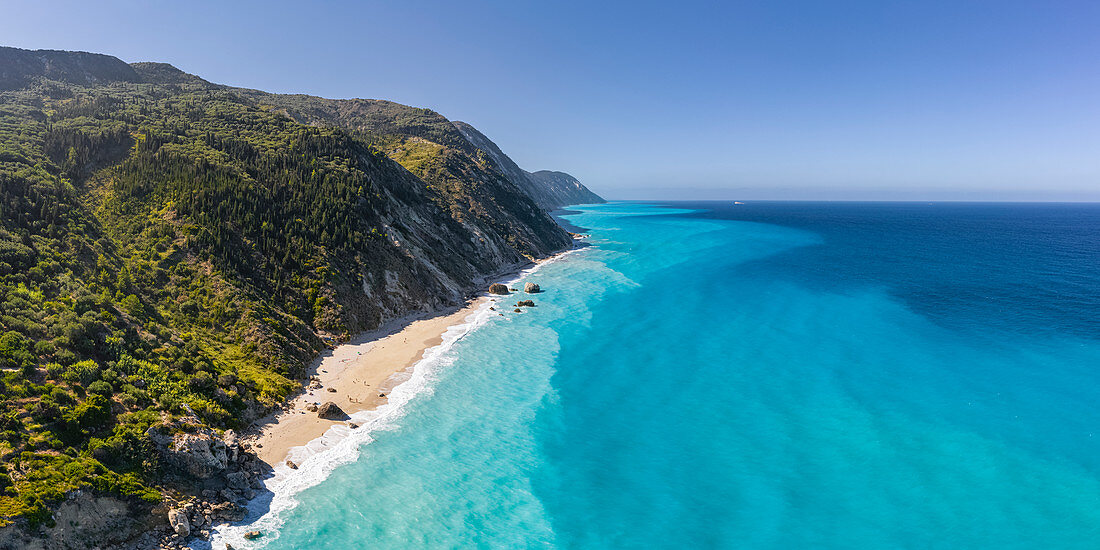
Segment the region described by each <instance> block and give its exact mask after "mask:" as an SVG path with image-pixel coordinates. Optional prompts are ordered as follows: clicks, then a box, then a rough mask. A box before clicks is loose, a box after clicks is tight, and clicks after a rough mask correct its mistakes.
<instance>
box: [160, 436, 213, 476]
mask: <svg viewBox="0 0 1100 550" xmlns="http://www.w3.org/2000/svg"><path fill="white" fill-rule="evenodd" d="M148 435H149V437H150V438H151V439H152V440H153V442H154V443H156V445H157V448H159V449H160V450H161V454H163V455H164V459H165V460H166V461H167V462H168V463H169V464H170V465H172V466H174V467H175V468H177V469H179V470H182V471H183V472H185V473H187V474H188V475H190V476H191V477H194V478H197V479H209V478H210V477H212V476H214V475H215V474H218V473H220V472H223V471H225V469H226V468H228V467H229V453H227V452H226V445H225V442H224V441H222V439H221V438H220V437H218V435H217V434H216V433H214V431H213V430H211V429H209V428H196V429H195V430H194V431H193V432H192V433H187V432H179V433H175V434H173V435H167V434H164V433H162V432H161V431H159V430H157V429H156V427H153V428H149V432H148Z"/></svg>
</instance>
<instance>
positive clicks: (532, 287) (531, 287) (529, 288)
mask: <svg viewBox="0 0 1100 550" xmlns="http://www.w3.org/2000/svg"><path fill="white" fill-rule="evenodd" d="M523 291H524V292H526V293H528V294H535V293H538V292H541V290H540V289H539V285H537V284H535V283H527V284H525V285H523Z"/></svg>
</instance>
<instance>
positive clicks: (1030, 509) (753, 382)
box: [224, 202, 1100, 550]
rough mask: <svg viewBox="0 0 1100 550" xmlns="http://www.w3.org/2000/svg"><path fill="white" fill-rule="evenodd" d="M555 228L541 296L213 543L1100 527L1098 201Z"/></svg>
mask: <svg viewBox="0 0 1100 550" xmlns="http://www.w3.org/2000/svg"><path fill="white" fill-rule="evenodd" d="M562 219H564V220H566V221H567V222H568V223H570V224H573V225H575V226H578V227H582V228H584V230H585V232H587V233H588V234H589V235H590V236H589V237H588V239H587V240H586V242H587V244H588V245H589V246H586V247H583V248H580V249H578V250H576V251H574V252H571V253H569V254H566V255H564V256H562V257H560V258H558V259H556V260H555V261H552V262H549V263H546V264H544V265H542V266H540V267H539V268H538V269H537V270H536V271H535V272H534V273H530V274H526V275H524V276H523V277H521V278H520V284H522V282H525V281H534V282H537V283H539V284H540V285H541V287H542V289H543V292H542V293H540V294H537V295H534V296H530V298H532V299H534V301H535V302H536V307H534V308H530V309H529V310H527V311H525V312H524V313H514V312H512V307H504V306H510V305H511V303H512V302H514V301H515V300H517V299H519V297H518V296H510V297H504V298H502V299H500V300H499V303H498V304H496V307H497V310H499V311H490V310H488V309H483V310H481V311H480V312H478V313H477V314H475V315H474V316H472V317H471V318H470V319H469V320H468V323H467V324H466V325H464V326H461V327H454V328H452V330H451V331H450V332H449V333H448V337H447V338H446V340H445V343H444V345H443V346H441V347H440V348H437V349H435V350H432V351H433V352H432V353H431V354H430V356H429V358H428V359H426V360H425V361H423V362H422V363H421V364H419V365H418V366H417V367H416V368H415V369H414V371H413V373H411V374H410V380H409V381H408V382H406V383H405V385H403V386H402V387H400V388H399V390H401V391H395V392H394V394H391V397H392V399H391V401H394V403H395V404H394V407H393V408H392V409H391V410H388V411H386V412H385V413H384V414H382V413H379V415H378V417H377V418H375V422H374V423H373V424H369V425H368V426H367V427H366V428H365V429H361V430H359V431H361V432H362V433H360V434H356V435H355V437H356V438H355V439H353V438H351V437H350V436H349V437H348V438H346V439H344V440H342V441H341V442H340V443H339V444H334V445H333V450H332V452H330V453H328V455H327V457H326V455H325V453H321V454H320V455H317V456H316V457H314V458H311V459H310V460H312V461H313V463H311V464H306V465H303V466H302V468H301V469H300V471H298V472H295V474H294V475H296V476H298V481H297V482H293V483H288V484H286V485H285V486H284V488H283V490H282V491H281V492H280V493H278V494H276V496H275V498H274V499H270V500H266V501H265V500H263V499H261V500H260V501H259V502H258V504H256V505H254V515H255V516H259V519H256V520H255V521H253V522H252V523H251V524H249V525H247V526H243V527H238V528H233V529H236V531H234V530H233V529H228V530H224V535H225V536H226V537H227V538H226V540H232V541H233V546H234V547H235V548H260V547H262V548H267V549H273V550H274V549H299V548H316V549H327V548H331V549H346V548H387V549H400V548H583V549H588V548H592V549H599V548H677V549H679V548H822V549H833V548H836V549H842V548H843V549H852V548H1097V547H1100V205H1095V204H966V203H822V202H818V203H812V202H807V203H798V202H750V203H748V204H744V205H735V204H732V203H730V202H675V203H632V202H625V203H624V202H619V203H611V204H606V205H591V206H580V207H575V208H572V209H571V210H570V211H568V212H566V213H563V214H562ZM527 297H528V296H524V298H527ZM499 313H503V315H500V314H499ZM368 430H369V431H368ZM247 529H260V530H262V531H263V532H264V536H263V537H261V538H260V539H257V540H254V541H251V542H244V541H243V540H242V539H240V538H239V534H240V532H242V530H247Z"/></svg>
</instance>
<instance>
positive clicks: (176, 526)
mask: <svg viewBox="0 0 1100 550" xmlns="http://www.w3.org/2000/svg"><path fill="white" fill-rule="evenodd" d="M168 523H169V524H170V525H171V526H172V530H173V531H175V532H176V534H177V535H179V536H180V537H186V536H188V535H190V534H191V522H189V521H188V520H187V510H184V509H182V508H173V509H171V510H169V511H168Z"/></svg>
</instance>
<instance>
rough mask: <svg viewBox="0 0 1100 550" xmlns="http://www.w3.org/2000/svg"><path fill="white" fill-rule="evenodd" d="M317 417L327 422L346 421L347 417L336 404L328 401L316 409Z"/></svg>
mask: <svg viewBox="0 0 1100 550" xmlns="http://www.w3.org/2000/svg"><path fill="white" fill-rule="evenodd" d="M317 416H318V417H320V418H325V419H328V420H347V418H348V415H347V413H345V412H344V410H343V409H341V408H340V407H339V406H337V405H336V403H333V402H332V401H329V402H328V403H325V404H324V405H321V407H320V408H319V409H317Z"/></svg>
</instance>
